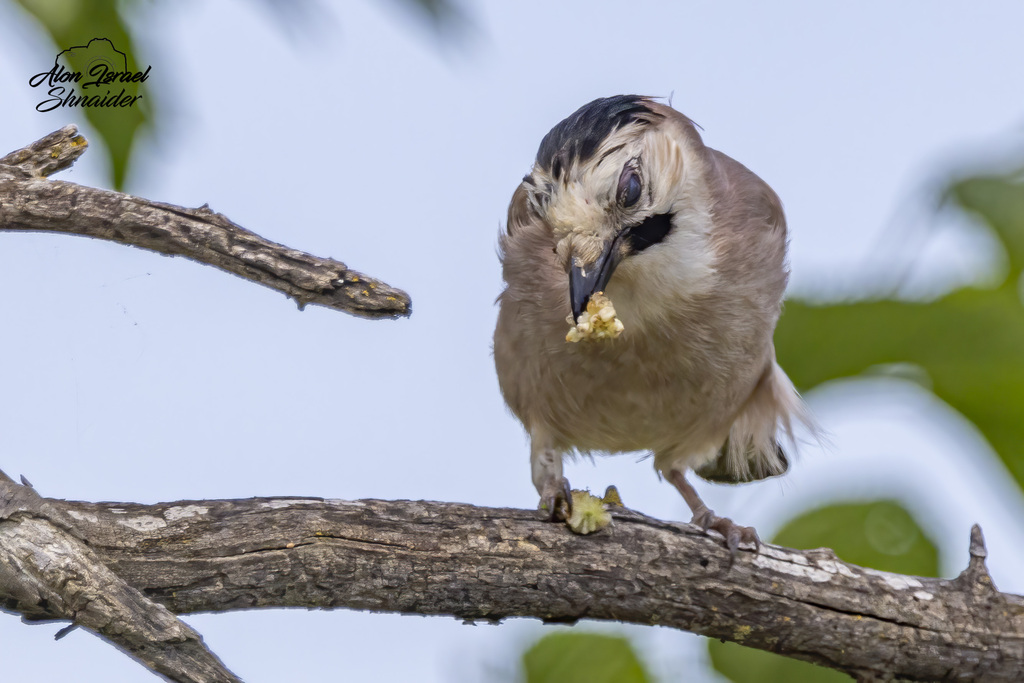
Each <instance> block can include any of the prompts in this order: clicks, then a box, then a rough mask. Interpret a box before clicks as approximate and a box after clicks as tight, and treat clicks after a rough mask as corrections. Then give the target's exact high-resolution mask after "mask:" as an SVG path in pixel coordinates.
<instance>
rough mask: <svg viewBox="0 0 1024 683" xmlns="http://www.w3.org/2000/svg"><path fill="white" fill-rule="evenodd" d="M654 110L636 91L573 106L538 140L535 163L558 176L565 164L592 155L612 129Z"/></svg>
mask: <svg viewBox="0 0 1024 683" xmlns="http://www.w3.org/2000/svg"><path fill="white" fill-rule="evenodd" d="M653 113H654V112H653V111H651V109H650V108H649V107H648V106H647V100H646V99H645V98H643V97H640V96H639V95H616V96H615V97H602V98H600V99H596V100H594V101H593V102H591V103H589V104H585V105H583V106H582V107H580V108H579V109H577V110H576V111H575V112H574V113H573V114H572V115H571V116H569V118H567V119H565V120H564V121H562V122H561V123H559V124H558V125H557V126H555V127H554V128H552V129H551V132H549V133H548V134H547V135H545V136H544V139H543V140H541V141H540V149H538V150H537V165H538V166H540V167H541V168H544V169H547V170H548V171H549V172H550V173H551V175H553V176H554V177H556V178H557V177H560V176H561V174H562V171H563V170H565V167H567V166H569V165H570V164H573V163H579V162H584V161H587V160H588V159H590V158H591V157H593V156H594V154H595V153H596V152H597V148H598V147H599V146H600V145H601V142H602V141H603V140H604V139H605V138H607V137H608V136H609V135H611V134H612V133H613V132H615V131H616V130H618V129H619V128H621V127H622V126H625V125H628V124H629V123H632V122H633V121H636V120H637V119H638V117H639V116H641V115H647V116H650V115H652V114H653Z"/></svg>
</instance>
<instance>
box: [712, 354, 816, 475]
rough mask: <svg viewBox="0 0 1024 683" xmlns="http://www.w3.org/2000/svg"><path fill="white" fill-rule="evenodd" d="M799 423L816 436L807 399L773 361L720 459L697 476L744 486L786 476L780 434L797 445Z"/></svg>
mask: <svg viewBox="0 0 1024 683" xmlns="http://www.w3.org/2000/svg"><path fill="white" fill-rule="evenodd" d="M797 422H799V423H801V424H803V425H805V426H806V427H808V428H809V429H810V430H811V432H812V434H813V433H815V432H816V427H815V425H814V421H813V419H812V417H811V415H810V413H809V412H808V410H807V406H806V405H805V404H804V402H803V399H801V398H800V394H798V393H797V391H796V389H795V388H794V387H793V383H792V382H791V381H790V380H789V377H787V376H786V373H785V372H783V371H782V368H780V367H779V365H778V363H776V362H775V359H774V358H772V360H771V361H770V362H769V365H768V367H767V368H766V370H765V374H764V375H763V376H762V377H761V380H760V381H759V382H758V384H757V386H756V387H755V388H754V391H753V393H752V394H751V395H750V398H749V399H747V402H746V403H745V404H744V406H743V409H742V410H740V413H739V415H737V416H736V420H735V422H733V425H732V428H731V429H730V430H729V437H728V438H727V439H726V441H725V444H724V445H723V446H722V448H721V450H720V451H719V452H718V456H717V457H716V458H715V459H714V460H712V461H711V462H709V463H707V464H706V465H704V466H703V467H700V468H698V469H697V470H696V473H697V476H699V477H701V478H702V479H707V480H708V481H715V482H721V483H729V484H740V483H743V482H748V481H756V480H758V479H767V478H768V477H775V476H778V475H780V474H784V473H785V472H786V470H787V469H789V458H787V457H786V453H785V451H784V450H783V449H782V446H781V445H780V444H779V440H778V436H779V431H780V429H781V431H782V433H783V434H785V435H786V437H787V439H788V441H789V442H790V443H795V439H794V437H793V427H794V424H795V423H797Z"/></svg>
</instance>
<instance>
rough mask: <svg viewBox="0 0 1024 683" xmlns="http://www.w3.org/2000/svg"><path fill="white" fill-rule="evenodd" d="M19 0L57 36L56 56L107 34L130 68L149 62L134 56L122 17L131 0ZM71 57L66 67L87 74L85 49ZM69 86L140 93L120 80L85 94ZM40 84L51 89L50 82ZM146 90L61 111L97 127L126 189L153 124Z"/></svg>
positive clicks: (118, 180) (120, 184)
mask: <svg viewBox="0 0 1024 683" xmlns="http://www.w3.org/2000/svg"><path fill="white" fill-rule="evenodd" d="M16 1H17V3H18V4H19V5H21V6H22V7H23V8H24V9H25V10H26V11H27V12H28V13H29V14H31V15H32V16H33V17H34V18H35V19H36V20H37V21H38V22H39V23H40V24H41V26H42V28H43V29H44V30H45V31H46V34H47V35H48V36H49V37H50V40H51V41H52V46H53V54H54V56H55V57H56V55H57V54H58V53H59V52H61V51H63V50H67V49H69V48H72V47H75V46H78V45H87V44H88V43H89V41H90V40H91V39H93V38H106V39H108V40H110V42H111V43H113V45H114V47H115V48H116V49H117V50H119V51H121V52H123V53H124V54H125V55H126V56H127V61H128V71H133V72H134V71H143V70H145V68H146V66H147V65H142V67H141V68H140V67H139V63H138V62H137V61H136V59H135V41H134V40H132V37H131V34H130V30H129V27H128V26H127V24H126V23H125V21H124V19H123V16H122V14H123V12H122V10H123V9H124V8H125V6H126V4H127V3H125V2H96V1H94V0H63V1H62V2H52V1H50V0H16ZM67 62H68V63H67V64H66V68H68V69H69V70H71V71H80V72H82V73H83V74H86V73H88V70H89V63H88V62H89V58H88V56H87V55H86V54H85V53H84V52H83V51H75V52H73V53H71V54H70V56H68V57H67ZM68 85H70V86H75V88H76V94H77V95H83V94H87V95H94V94H99V95H105V94H106V91H107V90H108V89H110V90H112V94H113V95H116V94H117V93H119V92H120V90H121V88H124V89H125V91H126V95H137V94H139V93H138V92H137V91H138V89H139V88H138V83H118V84H116V85H114V86H110V87H109V88H108V86H95V87H93V88H92V90H93V91H101V92H98V93H97V92H91V93H90V92H86V93H83V92H81V91H80V90H81V89H80V87H79V86H78V84H74V83H72V84H68ZM146 85H149V84H148V83H147V84H146ZM41 87H42V88H45V89H46V90H49V88H48V87H47V86H41ZM69 90H70V88H69ZM142 90H143V93H142V99H141V100H138V101H137V102H136V103H135V104H134V105H133V106H130V107H81V108H79V107H75V108H74V109H71V110H68V109H65V108H60V109H58V110H56V111H59V112H61V113H62V114H64V116H65V118H66V117H68V116H71V117H72V118H75V117H78V116H82V115H84V116H85V118H86V119H87V120H88V121H89V123H90V124H91V125H92V127H93V128H94V129H95V130H96V132H97V133H98V134H99V136H100V138H101V139H102V140H103V144H104V145H105V146H106V148H107V153H108V157H109V160H110V167H111V173H112V175H113V182H114V187H116V188H117V189H123V188H124V182H125V178H126V177H127V174H128V165H129V158H130V156H131V151H132V147H133V146H134V144H135V140H136V138H137V135H138V134H139V132H140V131H141V130H142V129H144V128H145V127H147V126H149V125H151V124H152V106H151V105H152V102H151V101H150V99H149V94H148V93H147V88H143V89H142ZM67 123H69V121H66V120H61V121H60V122H59V123H58V125H55V126H54V129H56V128H59V127H60V126H63V125H65V124H67Z"/></svg>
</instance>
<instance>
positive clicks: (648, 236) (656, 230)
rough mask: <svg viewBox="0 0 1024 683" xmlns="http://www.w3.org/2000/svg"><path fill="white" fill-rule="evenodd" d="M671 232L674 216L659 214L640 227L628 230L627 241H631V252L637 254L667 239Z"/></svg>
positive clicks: (636, 226)
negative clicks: (666, 236)
mask: <svg viewBox="0 0 1024 683" xmlns="http://www.w3.org/2000/svg"><path fill="white" fill-rule="evenodd" d="M670 230H672V214H670V213H659V214H657V215H656V216H651V217H649V218H647V219H646V220H645V221H644V222H643V223H641V224H640V225H634V226H633V227H631V228H626V239H627V240H629V246H630V250H631V251H632V252H633V253H637V252H641V251H643V250H644V249H646V248H647V247H649V246H651V245H652V244H657V243H658V242H660V241H662V240H663V239H665V235H667V234H668V233H669V231H670Z"/></svg>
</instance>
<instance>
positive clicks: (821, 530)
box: [708, 501, 939, 683]
mask: <svg viewBox="0 0 1024 683" xmlns="http://www.w3.org/2000/svg"><path fill="white" fill-rule="evenodd" d="M772 542H773V543H777V544H779V545H784V546H788V547H791V548H803V549H810V548H820V547H830V548H832V549H833V550H835V551H836V554H837V555H838V556H839V557H841V558H842V559H844V560H846V561H848V562H852V563H854V564H858V565H862V566H865V567H872V568H874V569H881V570H884V571H890V572H898V573H900V574H913V575H915V576H937V575H938V571H939V556H938V551H937V549H936V548H935V545H934V544H933V543H932V542H931V541H930V540H928V538H927V537H926V536H925V535H924V532H922V531H921V529H920V527H919V526H918V525H917V522H915V521H914V518H913V517H911V515H910V513H908V512H907V511H906V510H904V509H903V508H902V507H901V506H900V505H899V504H898V503H894V502H891V501H878V502H873V503H853V504H844V505H830V506H828V507H823V508H819V509H817V510H812V511H810V512H807V513H804V514H803V515H801V516H800V517H798V518H796V519H794V520H793V521H791V522H790V523H789V524H787V525H786V526H785V527H784V528H783V529H782V530H781V531H780V532H779V533H778V534H777V535H776V536H775V538H773V539H772ZM708 651H709V653H710V654H711V661H712V663H713V664H714V667H715V669H716V670H718V672H719V673H721V674H723V675H725V676H726V677H728V678H729V679H730V680H732V681H735V682H736V683H790V682H791V681H800V682H801V683H838V682H840V681H849V680H850V679H849V677H848V676H846V675H845V674H842V673H839V672H838V671H832V670H831V669H825V668H823V667H819V666H815V665H814V664H809V663H807V662H801V661H799V660H796V659H790V658H789V657H782V656H780V655H775V654H772V653H770V652H764V651H762V650H753V649H751V648H747V647H743V646H741V645H737V644H735V643H722V642H719V641H717V640H714V641H710V642H709V643H708Z"/></svg>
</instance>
